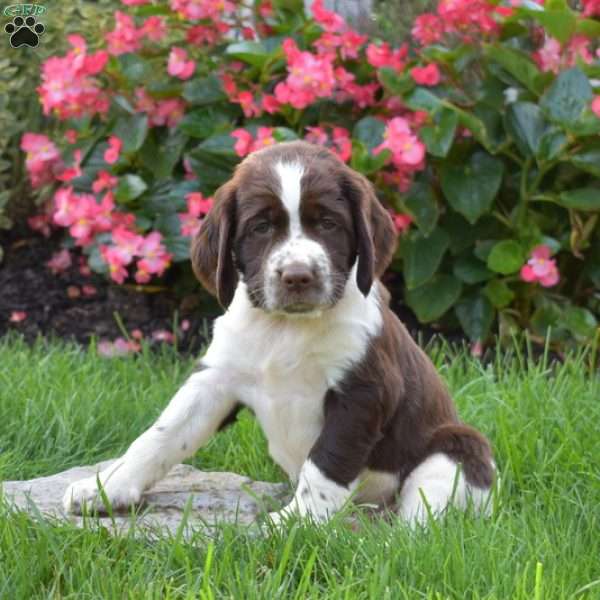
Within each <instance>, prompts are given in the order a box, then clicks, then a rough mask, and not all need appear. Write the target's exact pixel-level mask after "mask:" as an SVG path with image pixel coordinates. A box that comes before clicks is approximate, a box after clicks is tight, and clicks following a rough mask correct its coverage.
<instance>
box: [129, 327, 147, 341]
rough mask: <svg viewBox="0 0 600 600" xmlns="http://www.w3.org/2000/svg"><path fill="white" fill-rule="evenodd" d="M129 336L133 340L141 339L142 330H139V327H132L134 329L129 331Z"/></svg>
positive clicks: (142, 335)
mask: <svg viewBox="0 0 600 600" xmlns="http://www.w3.org/2000/svg"><path fill="white" fill-rule="evenodd" d="M131 337H132V338H133V339H134V340H141V339H142V338H143V337H144V334H143V332H142V330H141V329H134V330H133V331H132V332H131Z"/></svg>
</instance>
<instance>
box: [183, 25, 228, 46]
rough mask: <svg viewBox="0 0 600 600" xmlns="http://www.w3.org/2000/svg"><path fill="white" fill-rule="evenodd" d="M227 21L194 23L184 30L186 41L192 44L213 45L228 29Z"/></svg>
mask: <svg viewBox="0 0 600 600" xmlns="http://www.w3.org/2000/svg"><path fill="white" fill-rule="evenodd" d="M229 29H230V27H229V25H227V23H223V22H222V21H217V22H216V23H214V22H213V23H212V24H211V25H210V26H209V25H194V26H193V27H190V28H189V29H188V30H187V32H186V41H187V43H188V44H191V45H193V46H214V45H215V44H216V43H217V42H218V41H219V40H220V39H221V38H222V37H223V35H224V34H226V33H227V32H228V31H229Z"/></svg>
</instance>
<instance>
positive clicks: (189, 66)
mask: <svg viewBox="0 0 600 600" xmlns="http://www.w3.org/2000/svg"><path fill="white" fill-rule="evenodd" d="M187 57H188V54H187V52H186V51H185V50H183V49H182V48H172V49H171V53H170V54H169V62H168V64H167V72H168V73H169V75H171V76H172V77H178V78H179V79H189V78H190V77H191V76H192V75H193V74H194V71H195V70H196V63H195V62H194V61H193V60H187Z"/></svg>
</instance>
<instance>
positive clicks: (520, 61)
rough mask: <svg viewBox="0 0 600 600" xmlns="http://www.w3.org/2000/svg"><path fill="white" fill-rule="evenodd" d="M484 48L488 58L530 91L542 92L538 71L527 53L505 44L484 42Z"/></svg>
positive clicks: (536, 93)
mask: <svg viewBox="0 0 600 600" xmlns="http://www.w3.org/2000/svg"><path fill="white" fill-rule="evenodd" d="M484 48H485V55H486V57H487V58H488V59H489V60H491V61H492V62H495V63H496V64H499V65H500V66H501V67H502V68H503V69H505V70H506V71H508V72H509V73H510V74H511V75H512V76H513V77H514V78H515V79H516V80H517V81H519V82H520V83H522V84H523V85H524V86H525V87H526V88H527V89H528V90H529V91H530V92H533V93H534V94H535V95H536V96H539V95H540V94H541V93H542V90H543V87H542V82H541V79H540V71H539V69H538V68H537V66H536V64H535V63H534V62H533V61H532V60H531V59H530V58H529V56H527V54H525V53H524V52H521V51H520V50H515V49H514V48H509V47H508V46H506V45H502V46H500V45H493V44H486V45H485V46H484Z"/></svg>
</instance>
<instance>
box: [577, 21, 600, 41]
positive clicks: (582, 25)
mask: <svg viewBox="0 0 600 600" xmlns="http://www.w3.org/2000/svg"><path fill="white" fill-rule="evenodd" d="M577 33H582V34H583V35H586V36H588V37H591V38H595V39H598V38H600V21H595V20H594V19H578V20H577Z"/></svg>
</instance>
